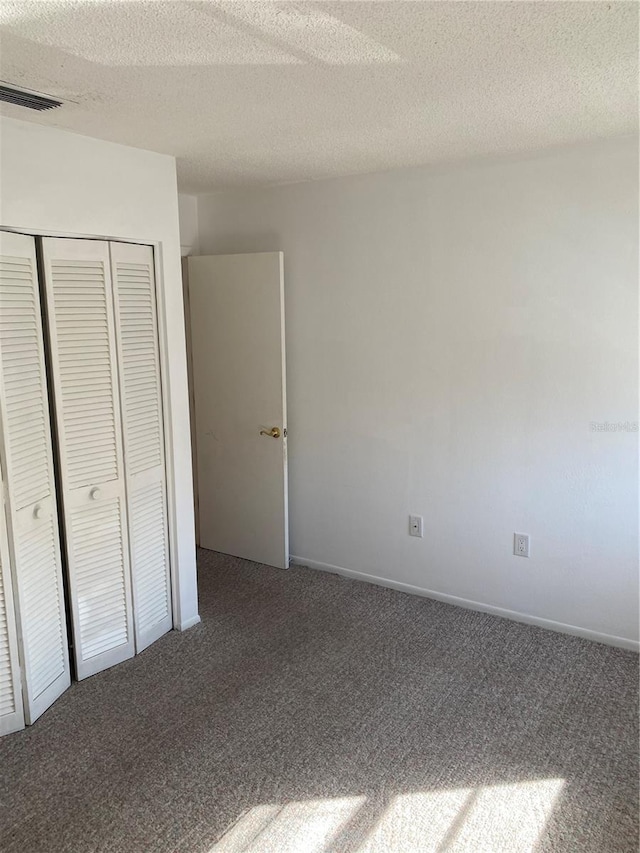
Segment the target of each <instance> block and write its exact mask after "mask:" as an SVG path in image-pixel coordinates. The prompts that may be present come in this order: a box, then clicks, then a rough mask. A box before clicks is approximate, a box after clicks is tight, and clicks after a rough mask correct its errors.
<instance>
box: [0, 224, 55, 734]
mask: <svg viewBox="0 0 640 853" xmlns="http://www.w3.org/2000/svg"><path fill="white" fill-rule="evenodd" d="M16 356H18V357H16ZM0 392H1V393H0V421H1V423H2V441H1V442H0V443H1V445H2V456H3V460H4V466H3V467H4V469H5V471H6V495H5V499H6V503H7V509H8V513H7V518H8V544H9V558H10V560H11V563H12V565H13V569H14V586H15V591H16V606H17V620H18V625H19V637H20V648H21V653H22V661H23V680H24V706H25V707H24V710H25V716H26V721H27V722H28V723H33V722H34V720H36V719H37V717H39V716H40V714H42V712H43V711H45V710H46V709H47V708H48V707H49V706H50V705H51V704H52V702H54V701H55V700H56V699H57V698H58V696H59V695H60V694H61V693H62V692H63V691H64V690H66V689H67V687H69V684H70V671H69V655H68V648H67V632H66V623H65V620H66V617H65V605H64V588H63V582H62V562H61V555H60V542H59V533H58V513H57V505H56V491H55V482H54V473H53V453H52V447H51V425H50V421H49V402H48V393H47V380H46V369H45V363H44V339H43V329H42V317H41V309H40V291H39V287H38V277H37V265H36V254H35V240H34V238H33V237H28V236H26V235H23V234H9V233H6V232H3V233H2V234H0Z"/></svg>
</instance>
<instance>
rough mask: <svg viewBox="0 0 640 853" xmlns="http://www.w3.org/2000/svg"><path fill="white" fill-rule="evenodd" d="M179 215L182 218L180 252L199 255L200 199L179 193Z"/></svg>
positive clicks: (184, 255) (183, 254) (185, 254)
mask: <svg viewBox="0 0 640 853" xmlns="http://www.w3.org/2000/svg"><path fill="white" fill-rule="evenodd" d="M178 216H179V218H180V254H181V255H182V256H183V257H186V256H187V255H197V254H198V248H199V235H198V199H197V197H196V196H194V195H187V194H186V193H179V194H178Z"/></svg>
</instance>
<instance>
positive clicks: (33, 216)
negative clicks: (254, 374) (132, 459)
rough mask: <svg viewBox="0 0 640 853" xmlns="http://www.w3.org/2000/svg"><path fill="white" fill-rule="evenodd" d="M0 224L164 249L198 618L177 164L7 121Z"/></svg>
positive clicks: (179, 504) (182, 553) (180, 534)
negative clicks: (118, 240) (144, 244)
mask: <svg viewBox="0 0 640 853" xmlns="http://www.w3.org/2000/svg"><path fill="white" fill-rule="evenodd" d="M0 191H1V192H0V225H2V226H3V227H9V228H14V229H20V230H23V231H25V232H26V233H48V234H55V235H60V236H73V235H78V236H93V237H105V238H110V239H116V240H117V239H128V240H134V241H137V242H140V243H153V244H158V250H159V254H160V269H161V281H160V296H161V300H160V302H161V305H160V308H161V312H162V313H163V314H164V319H165V325H166V344H167V347H166V349H167V352H166V365H165V376H166V379H167V380H168V382H167V387H168V397H169V407H168V409H169V411H168V412H167V413H165V416H166V415H167V414H168V416H169V417H168V420H169V424H168V429H169V433H170V436H171V443H172V446H173V454H172V457H170V458H169V459H168V460H167V462H168V466H167V467H168V474H169V478H170V481H172V483H173V495H174V498H175V502H174V506H173V515H174V528H175V529H174V537H173V540H174V546H175V554H174V556H175V557H177V560H175V561H174V562H176V563H177V565H176V566H175V569H176V581H177V583H176V587H177V588H176V590H175V592H176V594H177V600H176V610H177V613H176V617H177V625H178V627H181V628H186V627H188V626H189V625H191V624H194V623H195V622H197V621H199V617H198V602H197V587H196V567H195V547H194V526H193V503H192V488H191V451H190V433H189V404H188V396H187V376H186V360H185V340H184V324H183V320H182V316H183V315H182V282H181V275H180V239H179V231H178V197H177V188H176V172H175V160H174V159H173V158H172V157H167V156H166V155H162V154H153V153H151V152H148V151H140V150H137V149H134V148H127V147H125V146H122V145H115V144H113V143H110V142H103V141H100V140H97V139H90V138H89V137H85V136H78V135H76V134H72V133H66V132H64V131H60V130H55V129H53V128H45V127H42V126H39V125H36V124H30V123H27V122H22V121H16V120H13V119H6V118H2V119H0Z"/></svg>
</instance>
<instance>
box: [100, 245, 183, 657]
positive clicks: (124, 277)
mask: <svg viewBox="0 0 640 853" xmlns="http://www.w3.org/2000/svg"><path fill="white" fill-rule="evenodd" d="M111 267H112V274H113V279H114V285H115V286H114V295H115V310H116V333H117V337H118V355H119V360H120V392H121V399H122V417H123V424H124V458H125V468H126V473H127V494H128V517H129V533H130V542H131V571H132V578H133V602H134V622H135V631H136V648H137V650H138V651H141V650H142V649H144V648H146V647H147V646H148V645H150V644H151V643H152V642H154V640H157V639H158V637H160V636H161V635H162V634H165V633H166V632H167V631H169V630H171V628H172V625H173V615H172V610H171V584H170V575H169V542H168V519H167V498H166V477H165V462H164V430H163V416H162V387H161V380H160V358H159V349H158V320H157V311H156V295H155V277H154V267H153V250H152V249H151V247H150V246H137V245H132V244H126V243H111Z"/></svg>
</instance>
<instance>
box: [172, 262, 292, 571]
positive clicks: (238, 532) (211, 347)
mask: <svg viewBox="0 0 640 853" xmlns="http://www.w3.org/2000/svg"><path fill="white" fill-rule="evenodd" d="M189 301H190V309H191V352H192V368H193V386H194V405H195V424H196V430H195V431H196V450H197V467H198V505H199V525H200V544H201V545H202V547H203V548H209V549H210V550H212V551H221V552H223V553H225V554H232V555H234V556H236V557H244V558H246V559H248V560H254V561H255V562H258V563H266V564H267V565H270V566H276V567H279V568H286V567H287V566H288V565H289V526H288V500H287V410H286V390H285V347H284V280H283V255H282V252H263V253H258V254H247V255H244V254H240V255H207V256H199V257H198V256H195V257H194V256H192V257H190V258H189Z"/></svg>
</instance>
